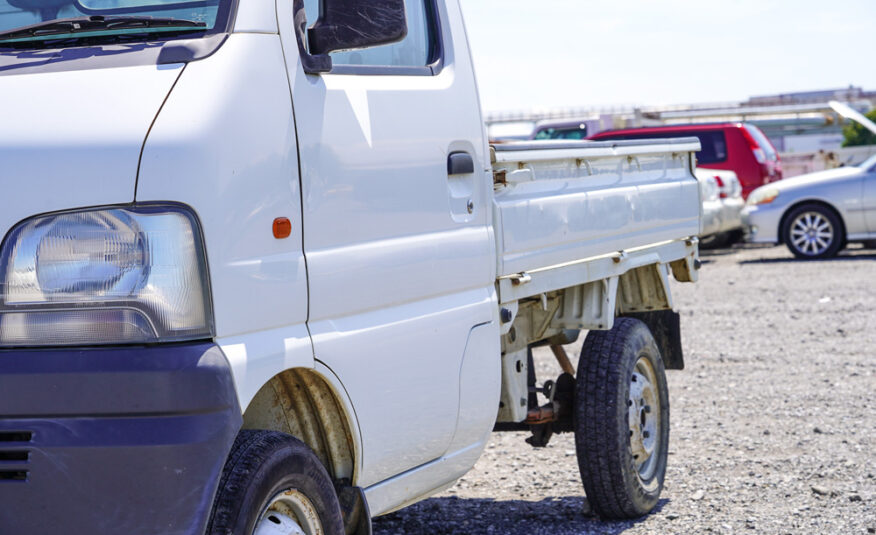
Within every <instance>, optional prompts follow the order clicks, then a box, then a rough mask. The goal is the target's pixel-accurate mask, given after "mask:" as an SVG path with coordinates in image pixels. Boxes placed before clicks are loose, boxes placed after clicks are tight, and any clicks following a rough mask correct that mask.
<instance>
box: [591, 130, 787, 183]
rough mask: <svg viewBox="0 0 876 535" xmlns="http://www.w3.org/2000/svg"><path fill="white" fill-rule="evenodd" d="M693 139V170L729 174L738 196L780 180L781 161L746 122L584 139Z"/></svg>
mask: <svg viewBox="0 0 876 535" xmlns="http://www.w3.org/2000/svg"><path fill="white" fill-rule="evenodd" d="M689 136H695V137H698V138H699V139H700V144H701V145H702V150H700V151H699V152H697V167H701V168H705V169H725V170H727V171H733V172H735V173H736V176H737V177H739V182H740V183H741V184H742V196H743V197H744V198H748V194H749V193H751V192H752V191H754V189H755V188H757V187H759V186H763V185H764V184H767V183H769V182H775V181H776V180H781V179H782V162H781V160H780V159H779V153H778V152H777V151H776V149H775V147H773V144H772V143H770V140H769V139H767V137H766V136H765V135H764V133H763V132H761V130H760V128H758V127H756V126H754V125H751V124H747V123H712V124H685V125H669V126H652V127H645V128H627V129H622V130H606V131H604V132H599V133H598V134H594V135H592V136H590V137H588V138H587V139H592V140H600V141H604V140H610V139H654V138H669V137H689Z"/></svg>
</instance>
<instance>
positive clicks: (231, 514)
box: [207, 430, 344, 535]
mask: <svg viewBox="0 0 876 535" xmlns="http://www.w3.org/2000/svg"><path fill="white" fill-rule="evenodd" d="M343 533H344V523H343V520H342V517H341V508H340V505H339V504H338V497H337V494H336V493H335V490H334V487H333V485H332V480H331V478H330V477H329V475H328V473H327V472H326V470H325V467H323V465H322V463H320V462H319V459H318V458H317V457H316V455H315V454H314V453H313V452H312V451H311V450H310V448H308V447H307V446H306V445H305V444H304V443H303V442H301V441H300V440H298V439H296V438H294V437H292V436H290V435H286V434H284V433H278V432H276V431H255V430H243V431H241V432H240V433H239V434H238V436H237V439H236V440H235V441H234V446H233V447H232V448H231V453H230V454H229V455H228V460H227V461H226V463H225V469H224V471H223V472H222V480H221V481H220V482H219V489H218V490H217V491H216V499H215V500H214V501H213V512H212V513H211V515H210V523H209V525H208V527H207V534H208V535H343Z"/></svg>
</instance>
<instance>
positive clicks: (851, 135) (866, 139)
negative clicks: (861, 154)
mask: <svg viewBox="0 0 876 535" xmlns="http://www.w3.org/2000/svg"><path fill="white" fill-rule="evenodd" d="M867 118H868V119H870V120H871V121H873V122H876V109H873V110H870V112H869V113H867ZM843 136H844V137H845V139H843V147H856V146H858V145H876V134H874V133H873V132H871V131H869V130H867V129H866V128H864V127H863V126H861V125H860V124H859V123H856V122H854V121H849V124H847V125H846V127H845V128H843Z"/></svg>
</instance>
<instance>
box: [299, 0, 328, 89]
mask: <svg viewBox="0 0 876 535" xmlns="http://www.w3.org/2000/svg"><path fill="white" fill-rule="evenodd" d="M292 9H293V10H294V12H295V21H294V24H295V38H296V40H297V41H298V55H299V56H300V57H301V66H302V67H303V68H304V72H305V73H307V74H319V73H321V72H329V71H331V70H332V58H331V57H329V55H328V54H314V55H311V54H310V52H308V51H307V45H306V43H307V14H306V13H305V12H304V0H295V2H294V4H293V8H292Z"/></svg>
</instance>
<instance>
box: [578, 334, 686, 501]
mask: <svg viewBox="0 0 876 535" xmlns="http://www.w3.org/2000/svg"><path fill="white" fill-rule="evenodd" d="M575 404H576V407H575V447H576V450H577V454H578V468H579V470H580V472H581V480H582V482H583V484H584V491H585V492H586V493H587V499H588V500H589V502H590V504H591V505H592V507H593V509H594V511H596V512H597V513H598V514H599V515H600V516H602V517H606V518H635V517H638V516H641V515H644V514H646V513H648V512H649V511H651V509H653V508H654V506H655V505H657V500H658V498H659V497H660V492H661V491H662V490H663V478H664V477H665V475H666V460H667V454H668V449H669V392H668V389H667V386H666V374H665V372H664V367H663V361H662V359H661V357H660V352H659V350H658V349H657V345H656V343H655V342H654V337H653V336H652V335H651V332H650V331H649V330H648V327H647V326H646V325H645V324H644V323H642V322H641V321H639V320H636V319H632V318H618V319H617V321H616V322H615V326H614V328H613V329H611V330H610V331H590V332H589V333H588V334H587V338H586V339H585V341H584V348H583V349H582V351H581V358H580V360H579V361H578V384H577V395H576V401H575Z"/></svg>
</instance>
